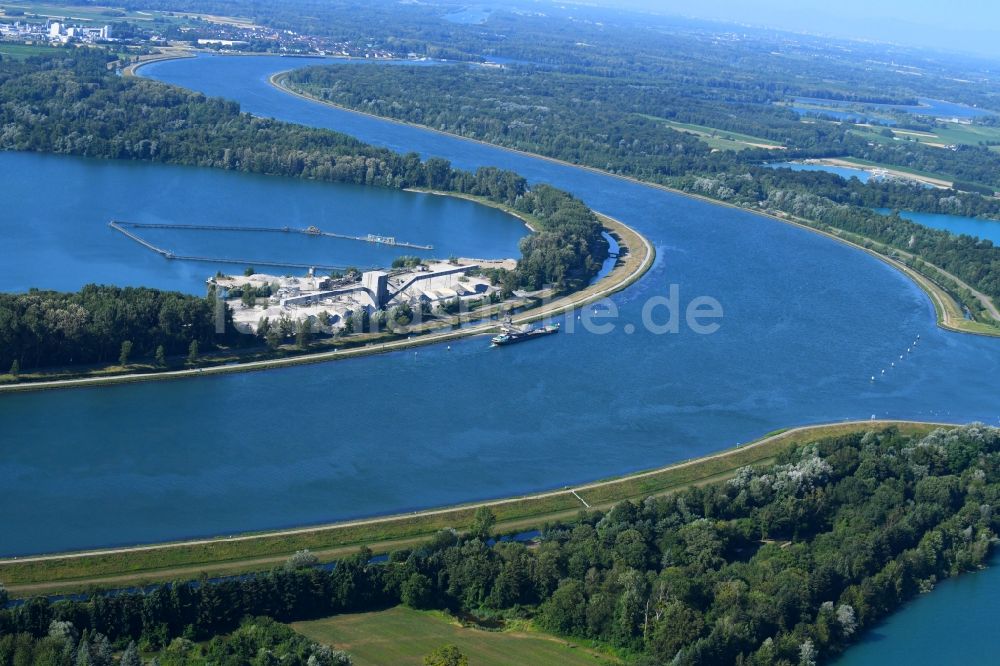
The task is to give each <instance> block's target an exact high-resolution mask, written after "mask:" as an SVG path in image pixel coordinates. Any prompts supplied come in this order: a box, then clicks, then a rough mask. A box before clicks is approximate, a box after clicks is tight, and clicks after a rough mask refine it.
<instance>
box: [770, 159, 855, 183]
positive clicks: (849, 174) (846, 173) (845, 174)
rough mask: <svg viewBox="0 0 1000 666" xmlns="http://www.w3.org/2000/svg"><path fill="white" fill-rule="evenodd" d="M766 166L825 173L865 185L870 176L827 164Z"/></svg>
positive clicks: (794, 163) (779, 164)
mask: <svg viewBox="0 0 1000 666" xmlns="http://www.w3.org/2000/svg"><path fill="white" fill-rule="evenodd" d="M767 166H769V167H771V168H772V169H791V170H792V171H825V172H827V173H835V174H837V175H838V176H840V177H842V178H846V179H848V180H850V179H851V178H857V179H858V180H860V181H861V182H862V183H867V182H868V179H869V178H871V174H870V173H868V172H867V171H865V170H864V169H854V168H851V167H842V166H833V165H827V164H803V163H802V162H770V163H768V164H767Z"/></svg>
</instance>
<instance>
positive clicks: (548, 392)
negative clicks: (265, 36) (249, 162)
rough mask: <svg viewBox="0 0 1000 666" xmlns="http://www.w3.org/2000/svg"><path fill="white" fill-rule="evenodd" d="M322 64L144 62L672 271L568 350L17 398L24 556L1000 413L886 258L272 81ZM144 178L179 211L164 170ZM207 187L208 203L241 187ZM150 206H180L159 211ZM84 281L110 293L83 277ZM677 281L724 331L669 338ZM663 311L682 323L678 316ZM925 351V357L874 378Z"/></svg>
mask: <svg viewBox="0 0 1000 666" xmlns="http://www.w3.org/2000/svg"><path fill="white" fill-rule="evenodd" d="M302 64H305V63H303V62H302V61H301V60H298V59H296V60H294V61H293V60H290V59H282V58H265V57H260V58H224V57H208V58H198V59H192V60H183V61H167V62H161V63H157V64H154V65H149V66H147V67H146V68H144V69H143V70H142V72H143V73H144V74H145V75H147V76H151V77H154V78H157V79H160V80H164V81H167V82H170V83H174V84H177V85H182V86H185V87H188V88H192V89H195V90H200V91H202V92H205V93H207V94H209V95H220V96H225V97H229V98H232V99H236V100H238V101H239V102H240V103H241V104H242V105H243V108H244V109H245V110H248V111H251V112H253V113H257V114H260V115H265V116H274V117H278V118H282V119H286V120H291V121H295V122H301V123H306V124H310V125H317V126H322V127H330V128H334V129H337V130H340V131H344V132H347V133H349V134H353V135H355V136H358V137H360V138H362V139H363V140H366V141H369V142H372V143H377V144H379V145H384V146H387V147H390V148H393V149H396V150H404V151H405V150H416V151H418V152H420V153H421V154H423V155H425V156H426V155H440V156H444V157H447V158H449V159H451V160H452V161H453V163H454V164H456V165H457V166H460V167H463V168H473V167H476V166H479V165H498V166H502V167H508V168H512V169H515V170H517V171H518V172H520V173H522V174H524V175H525V176H527V177H528V178H529V179H530V180H531V181H533V182H542V181H545V182H550V183H553V184H554V185H556V186H558V187H563V188H566V189H568V190H571V191H573V192H575V193H576V194H578V195H579V196H581V197H582V198H583V199H584V200H585V201H586V202H587V203H588V204H590V205H591V206H593V207H594V208H596V209H598V210H600V211H602V212H605V213H607V214H610V215H612V216H615V217H617V218H619V219H621V220H623V221H624V222H626V223H628V224H631V225H634V226H635V227H636V228H637V229H638V230H640V231H641V232H642V233H644V234H645V235H646V236H647V237H648V238H649V239H650V241H651V242H652V243H653V244H654V245H655V247H656V250H657V261H656V263H655V265H654V267H653V269H652V270H651V271H650V272H649V273H648V274H647V275H646V276H645V277H644V278H643V279H642V280H640V281H639V282H638V283H636V284H635V285H633V286H632V287H630V288H629V289H627V290H625V291H623V292H621V293H619V294H617V295H615V296H614V297H613V298H612V299H611V302H612V304H613V306H614V307H616V308H617V309H618V310H619V313H620V314H619V317H618V319H616V320H615V321H614V322H613V324H614V326H613V331H611V332H609V333H607V334H603V335H600V334H595V333H588V332H585V331H583V330H582V329H581V324H582V322H580V321H578V320H577V319H576V317H575V314H574V315H568V316H567V317H565V318H564V319H563V320H562V323H563V328H564V330H565V332H564V333H562V334H560V335H559V336H558V337H555V338H549V339H547V340H544V341H539V342H536V343H532V344H529V345H519V346H517V347H514V348H507V349H490V348H489V346H488V344H487V342H486V341H485V340H484V339H483V338H470V339H466V340H463V341H460V342H457V343H452V344H451V346H450V348H449V347H445V346H431V347H425V348H421V349H418V350H416V351H412V350H411V351H409V352H399V353H393V354H386V355H381V356H377V357H370V358H365V359H356V360H351V361H341V362H336V363H330V364H320V365H312V366H303V367H296V368H288V369H282V370H274V371H268V372H262V373H251V374H242V375H231V376H225V377H213V378H199V379H194V380H184V381H172V382H156V383H149V384H141V385H130V386H118V387H107V388H101V389H95V390H72V391H58V392H49V393H37V394H25V395H8V396H3V397H2V398H0V422H2V423H3V424H4V427H3V429H2V434H0V437H2V444H0V445H2V449H3V452H4V453H3V456H2V459H0V476H2V478H4V479H5V483H4V484H3V485H2V486H0V533H2V534H3V535H4V538H3V540H2V548H0V549H2V551H3V554H8V555H10V554H26V553H36V552H43V551H54V550H65V549H71V548H85V547H95V546H107V545H112V544H129V543H137V542H148V541H156V540H162V539H172V538H182V537H191V536H200V535H214V534H232V533H235V532H239V531H245V530H258V529H267V528H276V527H284V526H290V525H303V524H310V523H318V522H323V521H329V520H335V519H344V518H351V517H358V516H365V515H373V514H381V513H387V512H395V511H406V510H412V509H418V508H423V507H429V506H436V505H441V504H447V503H452V502H459V501H467V500H474V499H482V498H489V497H500V496H507V495H511V494H516V493H522V492H528V491H534V490H541V489H548V488H557V487H562V486H565V485H567V484H573V483H577V482H582V481H587V480H592V479H595V478H599V477H604V476H609V475H613V474H618V473H624V472H629V471H634V470H638V469H643V468H649V467H653V466H657V465H662V464H666V463H669V462H672V461H677V460H680V459H684V458H690V457H693V456H697V455H701V454H704V453H707V452H710V451H713V450H718V449H720V448H723V447H726V446H731V445H733V444H735V443H737V442H745V441H748V440H749V439H751V438H753V437H755V436H758V435H761V434H764V433H766V432H768V431H771V430H773V429H775V428H779V427H784V426H788V425H793V424H801V423H815V422H822V421H836V420H841V419H854V418H868V417H870V416H872V415H877V416H879V417H894V418H914V419H928V420H931V419H942V420H950V421H967V420H974V419H978V420H982V421H986V422H989V423H994V424H995V423H1000V400H998V389H1000V344H998V343H997V341H996V340H991V339H987V338H979V337H973V336H964V335H957V334H953V333H948V332H945V331H943V330H940V329H938V328H937V327H936V326H935V324H934V318H933V310H932V308H931V305H930V303H929V301H928V300H927V298H926V297H925V295H924V294H923V293H922V292H920V291H919V290H918V289H917V288H916V287H915V286H914V285H913V284H912V283H911V282H910V281H909V280H907V279H906V278H905V277H903V276H902V275H900V274H899V273H898V272H896V271H894V270H893V269H891V268H890V267H888V266H886V265H885V264H883V263H882V262H879V261H876V260H873V259H872V258H870V257H868V256H867V255H865V254H863V253H860V252H857V251H855V250H852V249H850V248H848V247H846V246H843V245H840V244H837V243H835V242H831V241H829V240H827V239H825V238H822V237H819V236H817V235H815V234H813V233H810V232H808V231H805V230H802V229H799V228H795V227H791V226H788V225H784V224H780V223H777V222H775V221H773V220H770V219H766V218H763V217H759V216H755V215H752V214H750V213H747V212H743V211H740V210H735V209H730V208H723V207H719V206H714V205H710V204H707V203H704V202H702V201H698V200H694V199H689V198H685V197H682V196H679V195H675V194H672V193H668V192H664V191H661V190H658V189H654V188H651V187H646V186H643V185H640V184H636V183H633V182H629V181H625V180H621V179H617V178H614V177H610V176H606V175H601V174H597V173H593V172H589V171H586V170H581V169H576V168H572V167H569V166H564V165H559V164H555V163H553V162H549V161H546V160H541V159H537V158H531V157H528V156H524V155H520V154H516V153H512V152H508V151H503V150H499V149H496V148H493V147H489V146H485V145H481V144H477V143H473V142H468V141H463V140H460V139H457V138H454V137H449V136H445V135H441V134H437V133H433V132H428V131H424V130H420V129H417V128H413V127H408V126H404V125H400V124H395V123H390V122H386V121H382V120H378V119H374V118H370V117H366V116H361V115H357V114H352V113H348V112H344V111H339V110H335V109H332V108H328V107H324V106H321V105H318V104H315V103H312V102H309V101H306V100H302V99H298V98H294V97H291V96H288V95H286V94H284V93H281V92H280V91H277V90H275V89H273V88H272V87H271V86H269V84H268V83H267V78H268V76H269V74H271V73H273V72H275V71H279V70H282V69H287V68H289V67H293V66H300V65H302ZM135 166H136V168H140V169H141V168H149V169H153V168H154V167H149V166H148V165H135ZM201 173H204V174H205V177H206V178H214V177H215V174H214V172H201ZM223 176H224V177H226V178H230V177H231V178H234V179H244V178H247V179H250V180H248V182H250V181H252V182H253V183H255V184H254V185H250V186H248V187H251V188H253V187H257V185H256V183H258V182H259V181H258V180H257V179H254V178H252V177H249V176H246V175H243V174H224V175H223ZM133 182H134V183H135V184H137V186H142V187H144V188H147V189H148V193H149V196H150V197H155V196H157V189H158V187H159V184H158V183H157V181H156V180H155V179H154V180H152V181H149V180H144V179H143V178H141V177H137V180H135V181H133ZM124 184H126V183H123V185H124ZM308 186H309V187H313V186H315V187H319V188H322V187H325V186H321V185H315V184H309V185H308ZM208 189H210V190H211V191H210V192H209V193H208V194H206V193H205V192H204V191H202V190H198V192H197V193H196V194H195V195H192V202H191V205H192V206H197V205H198V204H199V203H205V204H206V205H208V204H207V202H208V201H209V200H210V199H211V197H213V196H223V195H222V193H218V192H216V189H217V188H208ZM284 203H287V204H288V205H289V206H291V205H292V202H291V201H287V202H284ZM40 205H41V204H40ZM231 205H232V206H233V207H234V210H235V212H236V213H240V214H242V213H244V212H247V213H249V211H250V209H251V208H252V206H251V204H250V203H247V204H246V206H245V207H244V206H243V204H242V203H241V202H240V200H239V199H238V198H236V197H234V198H233V200H232V203H231ZM407 205H409V204H407ZM86 208H87V206H86V202H84V205H82V206H81V209H82V212H79V215H80V219H82V218H83V217H84V214H83V212H85V211H86ZM279 208H280V207H279ZM163 211H168V212H167V213H164V212H163ZM126 213H127V211H126ZM145 214H147V215H149V216H166V215H167V214H172V213H170V209H168V208H163V209H160V208H158V207H157V206H151V207H150V208H149V209H147V211H146V213H145ZM352 214H354V215H357V216H364V215H365V214H366V212H365V211H364V210H355V211H352ZM104 215H105V213H101V218H100V219H99V220H98V223H100V224H104V223H105V222H104V219H103V217H104ZM123 215H125V214H124V213H123ZM126 217H127V216H126ZM108 233H110V232H108ZM399 235H400V236H402V234H401V233H400V234H399ZM415 236H419V234H415ZM109 239H110V240H109V242H114V243H118V242H123V241H121V240H120V239H117V238H114V237H113V235H112V236H109ZM415 239H417V240H419V238H415ZM129 256H130V257H134V256H135V255H134V254H130V255H129ZM204 268H206V267H199V266H196V267H194V268H193V269H191V270H192V271H193V273H192V275H202V274H204ZM101 270H104V269H101ZM35 271H36V272H35V273H30V271H27V269H26V272H25V274H24V277H23V278H22V280H23V281H28V282H33V281H34V280H35V279H42V278H44V276H45V275H46V267H45V266H44V265H38V266H36V267H35ZM78 271H79V272H80V279H81V280H86V279H87V278H88V277H89V276H88V273H87V272H88V268H87V266H86V265H85V262H83V261H81V262H80V264H79V267H78ZM106 274H107V273H106ZM147 275H148V274H147ZM112 277H113V276H112ZM137 277H138V274H134V273H126V274H125V275H124V277H123V278H121V281H122V282H130V281H132V280H134V279H137ZM185 279H187V278H183V277H181V278H175V277H167V278H164V281H165V282H171V283H176V284H179V283H181V282H183V280H185ZM671 285H677V286H678V289H679V294H680V296H679V300H680V303H681V305H682V306H683V305H685V304H686V303H688V302H689V301H690V300H691V299H693V298H695V297H698V296H710V297H713V298H715V299H717V300H718V301H719V303H720V304H721V306H722V308H723V309H724V318H723V319H722V320H721V321H720V324H721V327H720V328H719V330H718V332H716V333H715V334H713V335H700V334H697V333H695V332H694V331H692V330H690V329H689V328H687V327H686V326H683V325H682V326H681V327H680V330H679V332H678V333H676V334H673V333H668V334H663V335H659V334H655V333H654V332H651V331H650V330H647V328H646V327H644V326H643V317H642V314H643V307H644V305H646V304H648V303H649V302H650V299H651V298H653V297H660V298H662V297H665V296H667V295H668V294H669V293H670V286H671ZM653 315H654V317H655V319H656V320H657V322H658V323H662V322H663V320H664V319H665V316H666V309H665V308H664V307H657V308H656V309H654V310H653ZM917 335H920V336H921V337H920V344H919V345H918V347H917V348H916V350H915V351H914V353H912V354H910V355H909V356H908V357H907V358H906V359H905V361H904V362H902V363H899V362H898V361H897V366H898V367H897V368H895V369H893V370H892V371H891V372H889V373H887V376H886V378H885V379H881V378H880V379H879V380H878V381H874V382H873V381H871V380H870V376H872V375H879V374H880V373H879V370H880V369H881V368H883V367H886V366H888V364H889V362H890V361H891V360H893V359H896V358H897V357H898V355H900V354H905V350H906V348H907V347H908V346H910V345H911V343H912V341H913V340H914V339H915V338H916V336H917ZM27 498H30V501H29V500H28V499H27Z"/></svg>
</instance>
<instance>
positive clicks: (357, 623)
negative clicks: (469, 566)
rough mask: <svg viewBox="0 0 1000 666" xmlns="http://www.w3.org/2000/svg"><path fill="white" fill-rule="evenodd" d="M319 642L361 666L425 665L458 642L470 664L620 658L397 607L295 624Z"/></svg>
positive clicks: (548, 664)
mask: <svg viewBox="0 0 1000 666" xmlns="http://www.w3.org/2000/svg"><path fill="white" fill-rule="evenodd" d="M291 626H292V628H293V629H295V630H296V631H298V632H299V633H301V634H303V635H305V636H306V637H308V638H311V639H312V640H314V641H317V642H319V643H327V644H329V645H332V646H334V647H336V648H337V649H339V650H345V651H346V652H349V653H350V654H351V656H352V657H353V658H354V664H355V666H367V665H368V664H372V665H377V664H397V665H399V666H406V665H407V664H413V665H414V666H420V664H422V663H423V658H424V656H425V655H427V654H429V653H431V652H433V651H434V650H436V649H438V648H440V647H441V646H443V645H448V644H452V645H455V646H457V647H458V649H459V650H460V651H461V652H462V653H463V654H464V655H466V656H467V657H468V658H469V663H470V664H476V666H491V665H494V664H495V665H497V666H499V665H501V664H532V665H533V666H596V665H599V664H618V663H620V662H619V661H618V660H617V659H615V658H613V657H611V656H609V655H606V654H603V653H600V652H598V651H596V650H592V649H590V648H587V647H585V646H583V645H581V644H579V643H575V642H571V641H568V640H565V639H562V638H558V637H555V636H552V635H551V634H546V633H542V632H538V631H535V630H533V629H532V628H531V627H530V626H527V625H524V626H519V627H517V628H514V629H506V630H504V631H487V630H482V629H473V628H470V627H464V626H462V625H460V624H459V623H458V622H457V621H456V620H455V619H454V618H452V617H450V616H448V615H446V614H444V613H441V612H438V611H417V610H413V609H410V608H406V607H405V606H397V607H396V608H391V609H389V610H385V611H378V612H374V613H357V614H351V615H338V616H335V617H331V618H326V619H322V620H313V621H310V622H296V623H294V624H292V625H291Z"/></svg>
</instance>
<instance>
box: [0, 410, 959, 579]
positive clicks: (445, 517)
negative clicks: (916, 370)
mask: <svg viewBox="0 0 1000 666" xmlns="http://www.w3.org/2000/svg"><path fill="white" fill-rule="evenodd" d="M939 425H946V424H930V423H915V422H895V421H875V422H869V421H863V422H851V423H839V424H831V425H820V426H805V427H801V428H793V429H790V430H787V431H782V432H779V433H777V434H770V435H767V436H765V437H763V438H761V439H759V440H757V441H756V442H752V443H750V444H746V445H744V446H741V447H737V448H733V449H728V450H725V451H721V452H719V453H715V454H712V455H709V456H705V457H702V458H696V459H693V460H689V461H684V462H679V463H676V464H672V465H670V466H667V467H663V468H660V469H655V470H650V471H647V472H639V473H636V474H631V475H627V476H624V477H619V478H614V479H608V480H604V481H596V482H593V483H589V484H582V485H578V486H574V487H572V488H570V487H567V488H564V489H561V490H555V491H550V492H543V493H537V494H534V495H527V496H524V497H517V498H510V499H500V500H490V501H484V502H478V503H475V504H466V505H461V506H457V507H448V508H442V509H431V510H427V511H421V512H414V513H411V514H402V515H396V516H386V517H380V518H371V519H366V520H357V521H350V522H344V523H336V524H332V525H325V526H317V527H305V528H298V529H291V530H282V531H276V532H270V533H261V534H246V535H240V536H235V537H228V538H217V539H203V540H195V541H187V542H177V543H167V544H156V545H149V546H136V547H131V548H115V549H107V550H99V551H90V552H82V553H67V554H61V555H48V556H39V557H25V558H18V559H13V558H9V559H4V560H0V581H2V582H3V583H4V584H5V585H6V586H7V589H8V590H9V591H10V592H11V594H12V595H14V596H19V597H24V596H31V595H36V594H55V593H68V592H75V591H82V590H88V589H92V588H95V587H105V588H108V587H111V588H113V587H127V586H133V585H141V584H145V583H153V582H162V581H171V580H186V579H195V578H197V577H198V576H199V575H201V574H202V573H205V574H208V575H210V576H220V575H231V574H237V573H244V572H249V571H259V570H263V569H268V568H270V567H272V566H275V565H278V564H280V563H282V562H283V561H284V559H285V558H287V557H288V556H289V555H291V554H292V553H294V552H295V551H297V550H302V549H305V548H308V549H309V550H311V551H313V552H314V553H316V554H317V555H318V556H319V557H320V559H322V560H327V561H328V560H332V559H336V558H338V557H343V556H344V555H347V554H350V553H352V552H355V551H356V550H357V549H358V548H360V547H362V546H367V547H369V548H371V549H372V551H373V552H375V553H382V552H388V551H391V550H394V549H399V548H406V547H413V546H415V545H418V544H419V543H421V542H422V541H424V540H426V539H427V538H428V537H430V536H431V535H433V534H434V533H435V532H437V531H438V530H441V529H445V528H456V529H462V528H464V527H466V526H468V525H470V524H471V523H472V520H473V515H474V513H475V510H476V509H477V508H479V507H480V506H489V507H490V508H491V509H492V510H493V512H494V513H495V515H496V516H497V530H498V531H501V532H512V531H519V530H528V529H535V528H540V527H543V526H544V525H545V524H546V523H550V522H553V521H557V520H565V519H570V518H573V517H574V516H575V515H576V514H577V513H578V512H579V511H581V510H585V509H586V508H587V506H589V507H591V508H607V507H610V506H611V505H613V504H615V503H616V502H619V501H622V500H625V499H638V498H643V497H647V496H649V495H655V494H660V493H668V492H673V491H677V490H680V489H683V488H685V487H688V486H692V485H700V484H704V483H709V482H712V481H717V480H721V479H725V478H727V477H728V476H730V475H731V474H733V473H734V472H735V471H736V470H737V469H739V468H740V467H743V466H746V465H753V464H762V463H766V462H768V461H770V460H772V459H773V458H774V457H775V456H776V455H778V453H780V452H781V451H782V450H784V449H787V448H789V447H791V446H795V445H798V444H802V443H805V442H809V441H816V440H818V439H822V438H825V437H833V436H839V435H843V434H847V433H851V432H859V431H865V430H869V429H872V428H882V427H888V426H895V427H897V428H899V429H900V430H901V431H904V432H906V433H915V434H919V433H924V432H927V431H930V430H931V429H933V428H935V427H938V426H939ZM584 503H586V505H585V504H584Z"/></svg>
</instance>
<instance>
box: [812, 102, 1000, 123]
mask: <svg viewBox="0 0 1000 666" xmlns="http://www.w3.org/2000/svg"><path fill="white" fill-rule="evenodd" d="M917 101H918V102H919V104H916V105H908V104H869V103H857V102H846V101H840V100H832V99H818V98H815V97H796V98H795V99H794V100H793V103H795V104H816V105H823V106H828V107H849V106H861V107H864V108H872V109H877V110H885V111H906V112H907V113H912V114H915V115H921V116H933V117H935V118H962V119H971V118H979V117H982V116H994V115H997V112H996V111H991V110H990V109H983V108H979V107H975V106H969V105H968V104H959V103H957V102H949V101H946V100H942V99H931V98H929V97H921V98H919V99H918V100H917ZM793 108H795V110H796V111H798V112H799V113H804V114H817V113H825V114H828V115H831V116H833V117H836V118H841V119H843V118H848V117H858V118H862V119H863V117H864V115H863V114H858V113H855V112H840V111H830V110H817V109H801V110H800V108H798V107H793ZM876 120H878V121H879V122H883V123H885V122H886V121H885V120H884V119H879V118H876ZM890 124H891V123H890Z"/></svg>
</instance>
